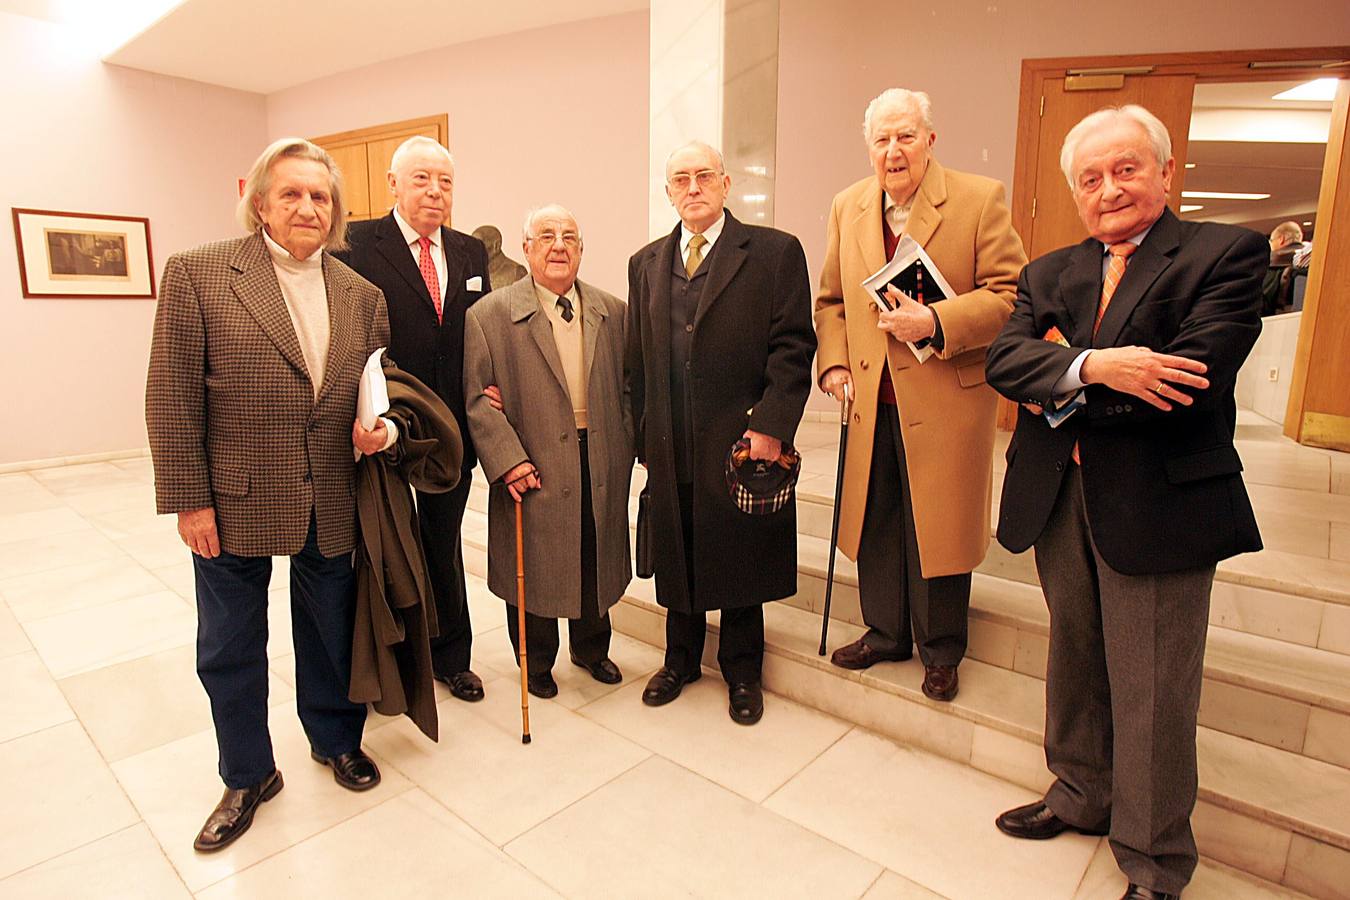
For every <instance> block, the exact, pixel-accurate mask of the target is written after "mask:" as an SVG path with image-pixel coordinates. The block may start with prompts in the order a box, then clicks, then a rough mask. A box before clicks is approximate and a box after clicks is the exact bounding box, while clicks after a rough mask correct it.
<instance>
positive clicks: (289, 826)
mask: <svg viewBox="0 0 1350 900" xmlns="http://www.w3.org/2000/svg"><path fill="white" fill-rule="evenodd" d="M268 726H269V729H270V731H271V735H272V748H273V753H274V755H275V757H276V761H277V768H278V769H280V770H281V773H282V778H283V779H284V781H285V788H284V789H283V790H282V791H281V793H280V794H278V795H277V796H276V797H275V798H274V799H272V800H271V801H269V802H268V803H266V804H265V805H263V806H262V807H261V808H260V809H259V811H258V814H257V818H255V819H254V822H253V826H252V827H251V828H250V829H249V832H248V834H247V835H246V836H244V837H243V838H241V839H240V840H239V841H237V842H236V843H234V844H232V845H230V846H229V847H227V848H225V849H224V850H221V851H218V852H216V853H211V854H203V853H197V852H195V851H194V850H193V849H192V840H193V838H194V837H196V835H197V831H198V830H199V829H200V828H201V826H202V822H204V821H206V817H207V815H208V814H209V813H210V812H211V810H212V808H213V807H214V806H215V805H216V802H217V801H219V800H220V795H221V791H222V790H223V788H222V786H221V783H220V778H219V776H218V775H217V774H216V759H217V756H216V739H215V735H214V733H212V732H210V731H201V732H198V733H197V734H194V735H191V736H189V737H185V738H182V739H180V740H177V741H174V742H172V743H169V744H164V745H163V746H160V747H156V748H154V749H153V750H147V751H146V752H144V753H139V754H137V755H136V756H132V757H129V758H127V759H124V760H121V761H119V762H116V763H113V764H112V769H113V772H114V773H116V775H117V780H118V781H120V782H121V784H122V787H123V788H124V789H125V790H126V793H127V796H128V797H130V798H131V802H132V803H134V804H135V806H136V809H137V811H139V812H140V814H141V817H142V818H143V819H144V820H145V823H146V825H148V826H149V828H150V831H151V832H152V833H153V834H154V836H155V839H156V840H157V841H159V844H160V846H161V847H163V848H164V852H165V854H166V855H167V856H168V857H169V861H170V862H171V863H172V864H173V867H174V868H175V869H176V870H177V871H178V874H179V876H180V877H181V878H182V879H183V881H184V883H186V884H187V886H188V888H189V890H191V891H193V892H194V893H195V892H197V891H200V890H202V889H203V888H206V887H208V886H210V885H212V884H215V883H216V882H217V881H220V880H222V879H224V878H228V877H229V876H231V875H234V874H236V873H238V872H240V871H243V870H244V869H246V868H248V867H249V866H251V865H253V864H254V863H256V862H257V861H259V860H261V859H265V858H267V857H269V856H272V855H273V854H275V853H278V852H280V851H282V850H285V849H286V848H288V847H292V846H294V845H296V844H298V843H300V842H301V841H303V840H305V839H306V838H309V837H312V836H313V835H316V834H318V833H319V832H321V831H325V830H327V829H329V828H331V827H332V826H334V825H336V824H338V823H339V822H343V821H346V820H347V819H350V818H351V817H352V816H355V815H357V814H359V813H361V812H363V811H364V810H367V809H370V808H371V807H373V806H378V805H379V804H381V803H383V802H385V801H386V800H389V799H391V798H393V797H395V796H397V795H399V794H401V793H403V792H404V791H406V790H408V789H409V788H410V787H411V785H409V783H408V781H407V779H405V778H404V777H403V776H402V775H401V774H399V772H398V770H397V769H396V768H395V767H393V766H391V765H389V764H388V762H387V761H385V760H384V759H382V758H380V757H379V755H378V754H377V753H373V752H372V753H371V756H372V758H374V759H375V760H376V762H377V764H378V765H379V766H380V773H381V775H382V776H383V780H382V781H381V783H380V785H379V786H378V787H376V788H374V789H373V790H369V791H362V792H360V793H355V792H353V791H348V790H344V789H342V788H341V787H339V786H338V785H337V784H335V783H334V781H333V773H332V771H331V770H330V769H328V768H327V767H325V766H320V765H318V764H316V763H315V762H314V761H313V760H311V759H310V758H309V741H308V740H307V739H306V738H305V735H304V732H303V731H302V730H301V727H300V721H299V719H297V718H296V714H295V704H293V703H283V704H279V705H277V706H274V707H272V709H271V711H270V713H269V715H268ZM367 750H368V751H369V750H370V748H369V745H367Z"/></svg>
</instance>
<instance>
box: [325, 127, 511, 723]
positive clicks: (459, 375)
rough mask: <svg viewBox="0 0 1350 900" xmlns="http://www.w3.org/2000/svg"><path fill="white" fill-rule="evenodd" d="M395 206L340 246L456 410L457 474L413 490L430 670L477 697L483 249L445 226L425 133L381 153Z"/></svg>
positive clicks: (402, 355) (445, 165)
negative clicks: (468, 343)
mask: <svg viewBox="0 0 1350 900" xmlns="http://www.w3.org/2000/svg"><path fill="white" fill-rule="evenodd" d="M388 177H389V189H390V190H391V191H392V192H393V194H394V208H393V209H392V210H391V211H390V213H389V215H387V216H384V217H383V218H380V219H375V220H374V221H370V222H356V223H353V224H352V226H351V228H350V229H349V230H348V232H347V237H348V240H349V241H350V243H351V250H349V251H347V252H345V253H340V254H338V256H339V258H340V259H342V261H343V262H345V263H347V264H348V265H350V266H351V267H352V268H353V269H355V270H356V271H357V272H358V273H359V274H361V275H362V276H363V277H364V278H366V279H367V280H368V281H370V282H371V283H372V284H374V285H375V286H376V287H378V288H379V289H380V290H381V291H383V292H384V297H385V301H386V302H387V303H388V305H389V328H390V341H389V355H390V356H391V357H392V358H393V360H394V361H395V362H396V363H398V365H399V367H400V368H401V369H403V370H404V371H406V372H410V373H412V374H413V375H415V376H416V377H417V378H418V379H420V380H421V381H422V382H423V383H424V384H426V385H427V386H428V387H430V388H431V389H432V390H434V391H435V392H436V394H437V395H438V396H439V397H440V398H441V399H442V400H444V401H445V404H446V406H449V407H450V410H451V411H452V412H453V413H454V414H455V421H456V422H457V423H458V425H459V433H460V436H461V437H462V438H463V439H464V463H463V471H462V473H461V475H460V479H459V484H458V485H457V486H456V487H455V489H454V490H452V491H450V492H449V493H445V494H424V493H422V492H420V491H419V492H418V494H417V511H418V517H419V519H420V521H421V529H422V542H423V544H424V545H425V547H426V557H427V564H428V568H429V569H430V574H431V587H432V590H433V591H434V592H435V595H436V619H437V625H438V635H437V636H436V637H435V638H433V639H432V641H431V657H432V660H431V662H432V672H433V674H434V675H435V677H436V680H437V681H441V682H444V683H445V684H446V685H447V686H449V688H450V692H451V693H452V694H454V696H456V697H458V698H459V699H460V700H468V701H476V700H481V699H483V682H482V680H481V679H480V678H479V677H478V676H477V675H475V674H474V673H473V672H472V671H471V670H470V668H469V654H470V650H471V649H472V644H473V630H472V627H471V626H470V623H469V606H468V595H467V593H466V590H465V585H464V556H463V551H462V550H461V548H460V541H459V530H460V526H461V524H462V523H463V521H464V507H465V504H466V503H467V502H468V499H469V485H470V483H471V481H472V479H473V468H474V466H475V465H476V464H477V462H478V457H477V456H476V455H475V454H474V449H473V441H472V440H471V439H470V436H469V427H468V420H467V418H466V417H465V413H464V313H465V311H467V310H468V308H469V307H470V306H471V305H472V304H473V303H474V301H476V300H478V298H479V297H481V296H483V295H484V294H485V293H487V292H488V291H489V290H491V286H490V285H489V284H488V261H487V250H486V249H484V247H483V244H482V242H481V241H479V240H478V239H477V238H475V237H471V236H469V235H467V234H463V233H462V232H459V231H455V230H453V229H451V228H450V209H451V201H452V199H453V197H454V186H455V161H454V159H453V158H452V157H451V156H450V151H449V150H446V149H445V148H444V147H442V146H441V145H440V144H438V143H436V142H435V141H433V140H431V139H430V138H426V137H412V138H409V139H408V140H406V141H404V142H403V143H402V144H400V145H399V147H398V149H397V150H395V151H394V155H393V158H392V159H391V160H390V162H389V176H388Z"/></svg>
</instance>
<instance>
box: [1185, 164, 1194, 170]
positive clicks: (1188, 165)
mask: <svg viewBox="0 0 1350 900" xmlns="http://www.w3.org/2000/svg"><path fill="white" fill-rule="evenodd" d="M1186 168H1188V169H1194V168H1195V163H1186Z"/></svg>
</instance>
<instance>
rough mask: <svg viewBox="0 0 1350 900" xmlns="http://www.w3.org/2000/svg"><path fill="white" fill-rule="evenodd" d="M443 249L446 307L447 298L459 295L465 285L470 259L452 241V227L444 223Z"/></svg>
mask: <svg viewBox="0 0 1350 900" xmlns="http://www.w3.org/2000/svg"><path fill="white" fill-rule="evenodd" d="M441 251H442V252H443V253H444V254H445V296H444V297H442V298H441V303H442V308H444V305H445V301H446V300H448V299H449V298H451V297H458V296H459V289H460V288H462V287H463V286H464V270H465V268H467V267H468V264H469V261H468V260H467V259H465V258H464V254H463V253H461V252H459V250H458V249H457V248H456V247H454V246H453V245H452V244H451V243H450V229H449V228H446V227H445V226H444V225H442V226H441ZM411 258H412V255H411V254H409V259H411ZM418 274H419V275H420V274H421V273H420V272H419V273H418Z"/></svg>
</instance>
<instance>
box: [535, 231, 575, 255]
mask: <svg viewBox="0 0 1350 900" xmlns="http://www.w3.org/2000/svg"><path fill="white" fill-rule="evenodd" d="M560 238H561V239H562V242H563V246H564V247H566V248H568V249H569V250H575V249H576V248H578V247H580V246H581V235H579V234H577V233H576V232H575V231H564V232H563V233H562V234H558V232H556V231H541V232H539V233H538V234H536V235H534V236H533V237H531V238H530V240H532V241H539V242H540V243H541V244H543V245H544V246H545V247H552V246H553V243H554V242H555V241H557V240H559V239H560Z"/></svg>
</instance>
